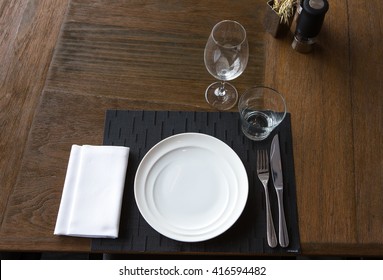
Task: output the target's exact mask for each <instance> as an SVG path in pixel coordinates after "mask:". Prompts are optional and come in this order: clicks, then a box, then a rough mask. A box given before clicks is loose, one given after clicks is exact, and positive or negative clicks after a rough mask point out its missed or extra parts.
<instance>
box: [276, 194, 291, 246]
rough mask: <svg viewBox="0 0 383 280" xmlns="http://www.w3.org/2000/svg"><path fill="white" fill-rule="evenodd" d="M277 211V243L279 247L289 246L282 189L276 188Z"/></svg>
mask: <svg viewBox="0 0 383 280" xmlns="http://www.w3.org/2000/svg"><path fill="white" fill-rule="evenodd" d="M277 197H278V210H279V211H278V212H279V236H278V237H279V244H280V245H281V247H287V246H289V234H288V232H287V226H286V219H285V211H284V207H283V190H282V189H279V190H277Z"/></svg>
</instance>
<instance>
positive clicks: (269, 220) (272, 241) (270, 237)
mask: <svg viewBox="0 0 383 280" xmlns="http://www.w3.org/2000/svg"><path fill="white" fill-rule="evenodd" d="M264 187H265V199H266V227H267V229H266V231H267V243H268V244H269V246H270V247H271V248H275V247H276V246H277V244H278V241H277V234H276V233H275V228H274V222H273V216H272V215H271V208H270V200H269V191H268V188H267V185H266V186H265V185H264Z"/></svg>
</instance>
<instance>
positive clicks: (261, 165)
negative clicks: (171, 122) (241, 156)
mask: <svg viewBox="0 0 383 280" xmlns="http://www.w3.org/2000/svg"><path fill="white" fill-rule="evenodd" d="M257 170H258V171H268V170H269V159H268V157H267V152H266V150H259V151H258V154H257Z"/></svg>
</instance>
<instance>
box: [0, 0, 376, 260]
mask: <svg viewBox="0 0 383 280" xmlns="http://www.w3.org/2000/svg"><path fill="white" fill-rule="evenodd" d="M104 2H105V3H106V2H107V3H108V4H105V3H104ZM265 3H266V1H246V0H243V1H186V0H185V1H89V0H88V1H87V0H76V1H74V0H73V1H69V0H65V1H63V0H56V1H53V0H52V1H51V0H49V1H48V0H41V1H33V0H22V1H19V0H17V1H16V0H10V1H3V2H2V3H1V4H0V15H1V17H0V28H1V29H0V65H1V67H0V77H1V84H0V96H1V99H0V106H1V107H0V108H1V110H0V116H1V117H0V120H1V138H0V141H1V142H0V143H1V145H0V155H1V157H0V170H1V173H0V182H1V183H0V188H1V199H0V223H1V224H0V250H4V251H13V250H18V251H73V252H89V251H90V248H91V247H90V242H91V241H90V240H89V239H83V238H71V237H57V236H54V235H53V229H54V225H55V221H56V217H57V211H58V207H59V203H60V198H61V193H62V187H63V182H64V178H65V172H66V166H67V162H68V156H69V151H70V146H71V145H72V144H74V143H76V144H101V143H102V135H103V126H104V114H105V110H106V109H110V108H117V109H140V110H141V109H142V110H199V111H210V110H211V108H209V106H208V105H207V104H206V102H205V100H204V90H205V88H206V86H207V85H208V84H209V83H210V82H212V81H213V78H212V77H211V76H209V74H208V73H207V71H206V70H205V67H204V64H203V56H202V54H203V48H204V44H205V42H206V39H207V36H208V35H209V31H210V29H211V27H212V26H213V25H214V24H215V23H216V22H218V21H219V20H221V19H224V18H232V19H235V20H238V21H240V22H241V23H242V24H243V25H244V26H245V28H246V29H247V31H248V36H249V42H250V60H249V66H248V68H247V69H246V71H245V72H244V74H243V75H242V76H241V77H240V78H238V79H236V80H235V81H234V82H233V83H234V84H235V85H236V86H237V88H238V89H239V91H240V92H243V91H244V90H245V89H246V88H248V87H250V86H252V85H254V84H261V83H263V84H266V85H269V86H272V87H274V88H276V89H278V90H279V91H280V92H281V93H282V94H283V95H284V96H285V97H286V100H287V105H288V110H289V112H291V116H292V127H293V144H294V161H295V172H296V182H297V199H298V211H299V226H300V235H301V245H302V252H303V254H307V255H311V254H316V255H319V254H322V255H337V254H340V255H358V256H362V255H378V256H383V160H382V158H383V157H382V147H383V143H382V132H383V131H382V130H383V123H382V122H383V114H382V105H383V104H382V103H383V97H382V96H383V94H382V90H383V85H382V77H383V64H382V63H383V52H382V51H381V45H382V40H383V39H382V38H383V34H382V33H383V31H382V20H381V11H382V9H383V3H382V1H378V0H375V1H346V0H342V1H331V3H330V10H329V12H328V14H327V15H326V18H325V22H324V25H323V28H322V31H321V34H320V36H319V39H320V44H319V46H318V48H316V49H315V50H314V52H313V53H311V54H309V55H302V54H299V53H297V52H295V51H293V50H292V49H291V47H290V44H291V37H289V36H288V37H286V38H284V39H279V40H277V39H275V38H273V37H271V36H270V35H269V34H267V33H265V32H264V31H263V28H262V20H263V13H264V7H265ZM122 15H123V16H122Z"/></svg>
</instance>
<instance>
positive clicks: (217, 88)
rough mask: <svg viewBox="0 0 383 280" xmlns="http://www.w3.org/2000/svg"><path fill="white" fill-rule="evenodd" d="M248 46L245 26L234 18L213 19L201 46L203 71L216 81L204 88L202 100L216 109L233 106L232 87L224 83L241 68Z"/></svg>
mask: <svg viewBox="0 0 383 280" xmlns="http://www.w3.org/2000/svg"><path fill="white" fill-rule="evenodd" d="M248 58H249V46H248V42H247V37H246V30H245V28H244V27H243V26H242V25H241V24H240V23H238V22H236V21H232V20H224V21H221V22H219V23H217V24H216V25H215V26H214V27H213V29H212V31H211V33H210V36H209V39H208V41H207V43H206V46H205V51H204V61H205V66H206V69H207V71H208V72H209V73H210V74H211V75H212V76H213V77H215V78H216V79H218V80H219V82H215V83H212V84H211V85H210V86H209V87H208V88H207V89H206V92H205V98H206V101H207V102H208V103H209V104H210V105H211V106H213V107H215V108H216V109H218V110H228V109H231V108H232V107H234V105H235V104H236V103H237V100H238V92H237V90H236V88H235V87H234V86H233V85H231V84H229V83H227V81H231V80H234V79H235V78H237V77H238V76H240V75H241V74H242V72H243V71H244V70H245V68H246V65H247V61H248Z"/></svg>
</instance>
